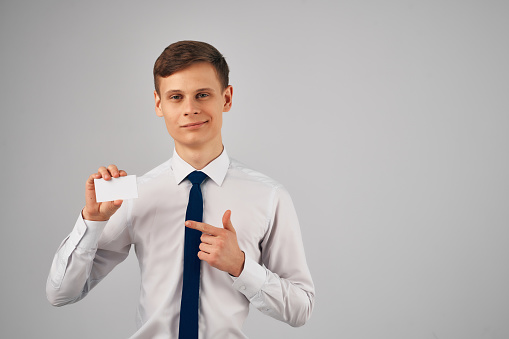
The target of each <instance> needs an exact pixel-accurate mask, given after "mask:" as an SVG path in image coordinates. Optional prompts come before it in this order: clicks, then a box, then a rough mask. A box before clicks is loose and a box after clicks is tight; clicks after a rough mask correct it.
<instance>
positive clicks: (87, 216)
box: [81, 207, 108, 221]
mask: <svg viewBox="0 0 509 339" xmlns="http://www.w3.org/2000/svg"><path fill="white" fill-rule="evenodd" d="M86 209H87V208H86V207H84V208H83V209H82V210H81V216H82V218H83V220H89V221H108V219H104V218H101V217H94V216H91V215H90V214H89V213H88V212H87V211H86Z"/></svg>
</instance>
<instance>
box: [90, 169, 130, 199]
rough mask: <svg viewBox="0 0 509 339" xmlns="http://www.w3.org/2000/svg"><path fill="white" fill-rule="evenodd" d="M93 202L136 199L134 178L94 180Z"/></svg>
mask: <svg viewBox="0 0 509 339" xmlns="http://www.w3.org/2000/svg"><path fill="white" fill-rule="evenodd" d="M94 185H95V200H96V201H97V202H104V201H113V200H125V199H134V198H138V186H137V185H136V176H135V175H128V176H125V177H118V178H111V180H108V181H106V180H104V179H102V178H101V179H94Z"/></svg>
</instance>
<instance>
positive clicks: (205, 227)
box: [186, 220, 221, 236]
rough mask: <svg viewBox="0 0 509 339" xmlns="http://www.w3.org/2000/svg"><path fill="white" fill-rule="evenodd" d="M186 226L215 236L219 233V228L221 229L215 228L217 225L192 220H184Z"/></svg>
mask: <svg viewBox="0 0 509 339" xmlns="http://www.w3.org/2000/svg"><path fill="white" fill-rule="evenodd" d="M186 227H189V228H192V229H195V230H198V231H200V232H202V233H206V234H211V235H215V236H217V235H219V233H220V230H221V228H217V227H214V226H212V225H209V224H206V223H203V222H198V221H192V220H187V221H186Z"/></svg>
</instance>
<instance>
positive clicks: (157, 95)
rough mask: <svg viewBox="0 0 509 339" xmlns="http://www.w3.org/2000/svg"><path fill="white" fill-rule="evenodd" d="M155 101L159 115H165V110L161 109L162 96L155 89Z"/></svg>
mask: <svg viewBox="0 0 509 339" xmlns="http://www.w3.org/2000/svg"><path fill="white" fill-rule="evenodd" d="M154 101H155V104H156V107H155V109H156V114H157V116H158V117H162V116H163V110H162V109H161V98H160V97H159V94H157V91H154Z"/></svg>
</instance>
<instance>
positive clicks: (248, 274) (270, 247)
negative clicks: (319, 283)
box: [233, 187, 315, 326]
mask: <svg viewBox="0 0 509 339" xmlns="http://www.w3.org/2000/svg"><path fill="white" fill-rule="evenodd" d="M270 220H271V221H270V224H269V229H268V232H267V234H266V236H265V238H264V240H263V241H262V243H261V250H262V264H260V263H258V262H256V261H254V260H253V259H251V258H249V257H248V256H247V255H246V259H245V263H244V270H243V271H242V273H241V274H240V276H239V277H238V278H235V279H234V283H233V287H234V288H235V289H237V290H238V291H239V292H241V293H242V294H244V295H245V296H246V298H247V299H248V300H249V301H250V303H251V304H252V305H253V306H254V307H256V308H257V309H258V310H260V311H261V312H262V313H264V314H266V315H269V316H271V317H273V318H275V319H278V320H281V321H284V322H286V323H288V324H289V325H291V326H302V325H304V323H305V322H306V321H307V320H308V319H309V317H310V316H311V313H312V311H313V304H314V296H315V288H314V284H313V281H312V278H311V273H310V272H309V269H308V266H307V262H306V256H305V253H304V245H303V242H302V236H301V231H300V226H299V221H298V218H297V214H296V212H295V208H294V206H293V202H292V200H291V198H290V195H289V194H288V192H287V191H286V190H285V189H284V188H282V187H279V188H277V189H276V191H275V195H274V203H273V209H272V211H271V218H270Z"/></svg>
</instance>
